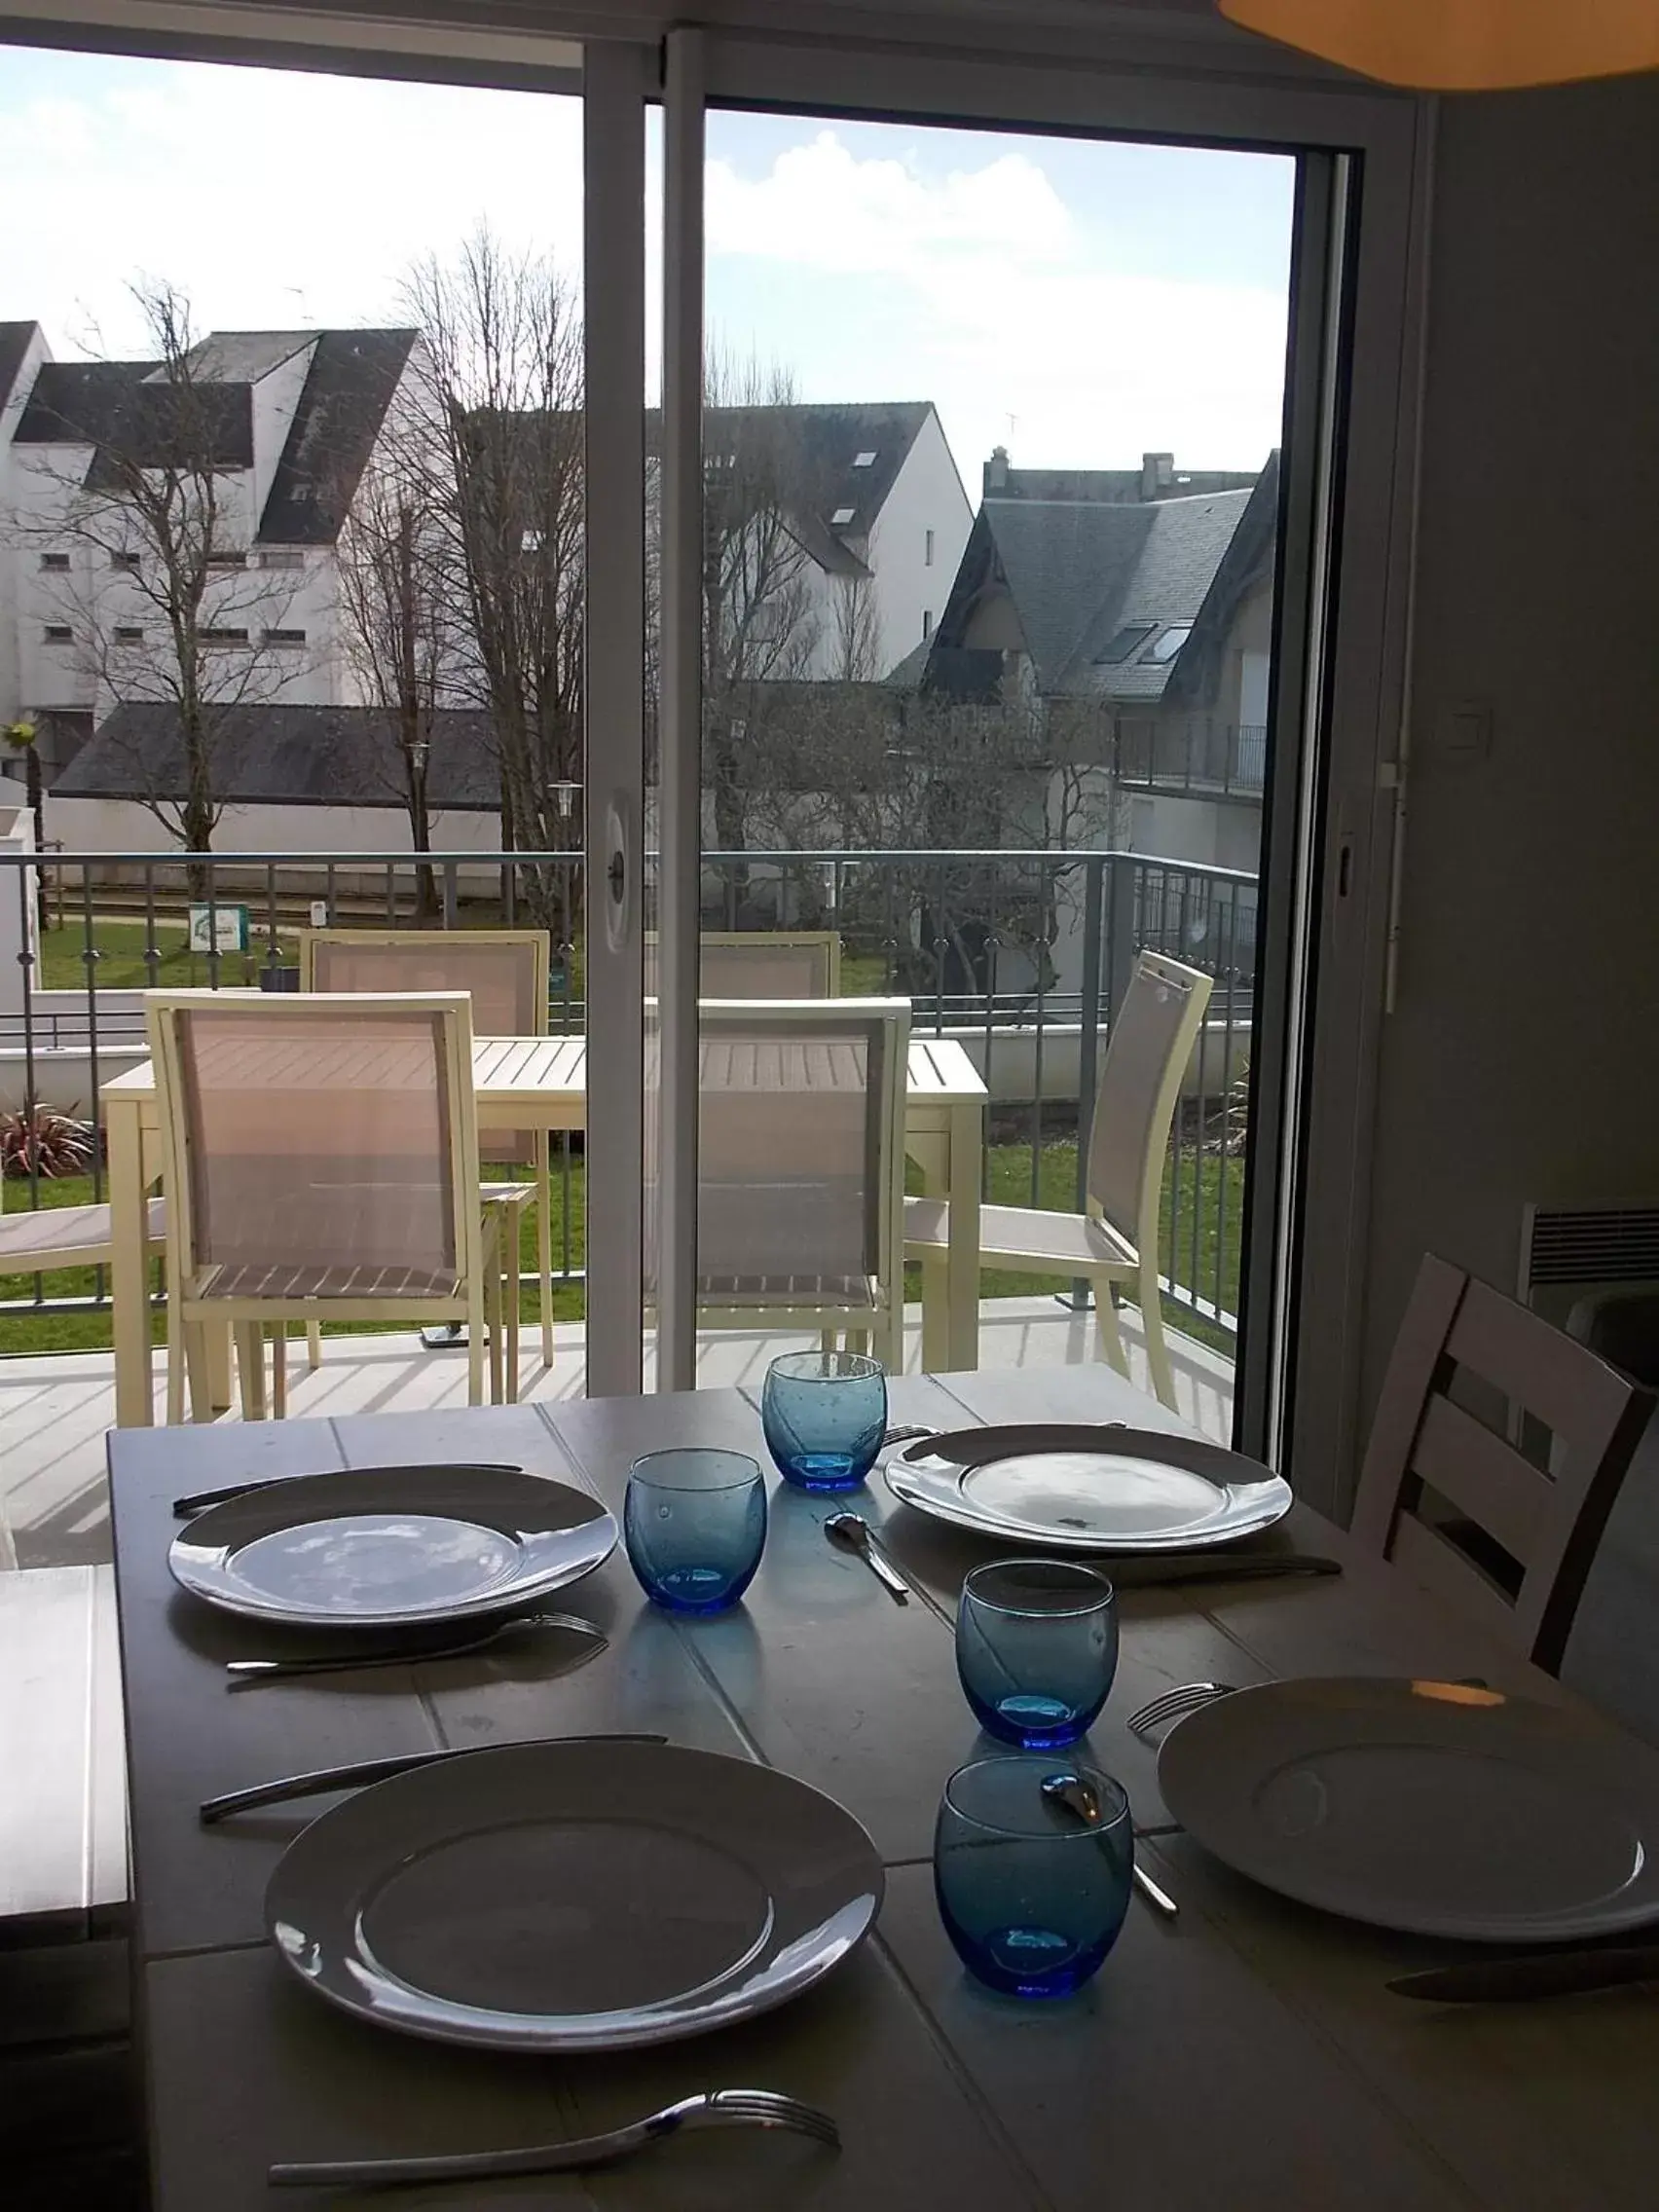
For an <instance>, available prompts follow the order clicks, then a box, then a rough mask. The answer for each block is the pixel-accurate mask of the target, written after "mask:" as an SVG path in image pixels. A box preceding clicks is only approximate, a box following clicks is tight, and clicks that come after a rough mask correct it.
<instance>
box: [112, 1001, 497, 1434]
mask: <svg viewBox="0 0 1659 2212" xmlns="http://www.w3.org/2000/svg"><path fill="white" fill-rule="evenodd" d="M145 1012H146V1018H147V1021H148V1025H149V1032H150V1049H151V1051H152V1053H153V1055H154V1059H155V1067H156V1084H157V1094H158V1106H159V1109H160V1117H159V1118H160V1122H161V1134H162V1145H163V1153H164V1160H165V1163H166V1188H167V1193H168V1206H169V1217H168V1219H169V1233H168V1236H167V1247H166V1257H167V1419H168V1420H169V1421H177V1420H179V1419H182V1418H183V1411H184V1369H183V1363H182V1361H181V1360H180V1358H179V1347H180V1344H181V1341H182V1340H183V1339H184V1337H185V1334H186V1332H187V1331H188V1330H189V1329H190V1328H191V1327H192V1325H193V1324H197V1323H203V1324H206V1323H214V1322H229V1323H231V1324H232V1326H233V1327H234V1328H235V1330H236V1336H237V1349H238V1364H239V1366H240V1374H241V1393H242V1411H243V1414H244V1417H246V1418H248V1419H263V1418H264V1415H265V1409H266V1396H265V1353H264V1332H265V1329H266V1328H267V1327H268V1326H269V1327H270V1328H271V1329H272V1333H273V1337H274V1340H275V1346H276V1358H275V1387H274V1394H273V1405H274V1410H275V1412H276V1417H277V1419H281V1417H282V1415H283V1414H284V1413H285V1412H286V1410H287V1380H286V1358H285V1350H284V1346H285V1340H286V1336H287V1330H288V1325H289V1324H290V1323H291V1322H293V1321H296V1320H300V1321H307V1322H311V1321H314V1320H318V1319H320V1318H321V1317H323V1316H326V1317H327V1318H328V1319H329V1320H331V1321H364V1322H381V1321H401V1320H409V1321H449V1320H455V1321H463V1322H465V1324H466V1328H467V1397H468V1400H469V1402H470V1403H471V1404H473V1405H478V1404H480V1403H481V1402H482V1400H483V1397H484V1368H485V1359H486V1353H487V1352H488V1357H489V1362H490V1371H491V1383H492V1395H493V1396H495V1397H497V1398H498V1397H499V1396H500V1356H501V1346H500V1334H499V1327H498V1321H499V1311H500V1283H499V1275H498V1255H497V1252H496V1221H495V1217H494V1216H487V1215H486V1214H485V1212H484V1209H483V1206H482V1204H481V1201H480V1198H479V1191H478V1133H477V1127H476V1124H475V1119H474V1111H473V1089H472V1019H471V1002H470V1000H469V999H468V997H467V995H466V993H465V992H464V991H453V992H441V993H440V992H432V993H427V994H422V995H414V994H411V995H399V996H395V997H390V996H388V997H382V998H372V997H367V996H357V995H350V994H342V995H340V996H313V997H304V996H301V997H297V998H279V999H263V998H253V997H251V996H250V997H241V996H233V995H232V994H230V993H229V992H222V991H153V992H150V993H148V994H147V996H146V999H145ZM192 1403H193V1410H194V1411H195V1412H196V1414H197V1416H198V1418H200V1417H201V1413H202V1408H203V1394H202V1392H201V1391H200V1390H199V1389H198V1388H197V1387H196V1385H195V1378H194V1375H193V1390H192ZM208 1410H209V1412H210V1410H211V1409H210V1407H209V1409H208Z"/></svg>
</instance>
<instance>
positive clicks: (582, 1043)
mask: <svg viewBox="0 0 1659 2212" xmlns="http://www.w3.org/2000/svg"><path fill="white" fill-rule="evenodd" d="M472 1073H473V1084H474V1089H475V1094H476V1098H477V1112H478V1125H479V1127H480V1128H481V1129H490V1128H499V1129H528V1128H546V1129H579V1128H582V1127H583V1126H584V1125H585V1124H586V1119H587V1042H586V1040H585V1039H584V1038H581V1037H480V1038H476V1039H475V1040H474V1042H473V1048H472ZM99 1098H100V1100H101V1103H102V1109H103V1117H104V1127H105V1130H106V1132H107V1135H108V1140H109V1200H110V1215H111V1231H112V1238H113V1243H114V1253H113V1258H112V1262H111V1267H110V1299H111V1305H112V1307H113V1309H114V1311H113V1326H114V1335H115V1418H116V1423H117V1425H118V1426H119V1427H121V1428H145V1427H148V1426H149V1424H150V1422H151V1420H152V1419H154V1415H155V1391H154V1386H153V1383H152V1379H151V1344H150V1313H149V1285H148V1281H147V1275H146V1266H145V1258H144V1241H143V1225H144V1197H145V1193H146V1192H147V1191H148V1189H149V1188H150V1186H151V1184H152V1183H153V1182H154V1181H155V1179H156V1176H157V1175H158V1173H159V1172H160V1161H159V1152H160V1129H159V1124H158V1121H157V1112H156V1084H155V1075H154V1071H153V1069H152V1068H151V1065H150V1063H149V1062H148V1061H147V1060H146V1061H145V1062H144V1063H143V1064H142V1065H141V1066H139V1067H135V1068H132V1069H130V1070H129V1071H128V1072H127V1073H126V1074H124V1075H119V1076H115V1077H113V1078H112V1079H111V1080H110V1081H109V1082H108V1083H106V1084H105V1085H104V1086H103V1088H102V1090H101V1091H100V1092H99ZM984 1109H985V1086H984V1084H983V1083H982V1082H981V1080H980V1078H979V1075H978V1073H977V1070H976V1068H975V1066H974V1063H973V1061H972V1060H970V1058H969V1057H968V1054H967V1053H966V1051H964V1050H963V1049H962V1047H961V1046H960V1045H959V1044H957V1043H955V1042H954V1041H953V1040H952V1039H950V1038H933V1037H917V1038H913V1039H912V1040H911V1044H910V1051H909V1061H908V1067H907V1081H906V1090H905V1112H904V1149H905V1151H906V1153H907V1154H908V1155H909V1156H910V1158H911V1159H912V1160H914V1161H916V1163H917V1165H918V1166H919V1167H920V1169H921V1171H922V1177H923V1181H924V1183H925V1185H926V1187H927V1190H928V1191H929V1193H930V1194H931V1195H933V1196H936V1197H940V1198H949V1200H950V1249H949V1252H948V1254H947V1256H946V1259H945V1264H944V1266H943V1268H942V1269H940V1270H939V1271H937V1276H936V1273H935V1272H934V1271H932V1270H927V1271H924V1287H925V1291H926V1294H927V1296H926V1302H925V1305H924V1312H923V1324H922V1333H923V1348H922V1357H923V1364H924V1366H926V1367H927V1368H929V1369H930V1370H936V1369H945V1368H949V1369H958V1370H963V1371H966V1370H968V1369H971V1368H975V1367H977V1365H978V1360H979V1349H978V1347H979V1176H980V1169H981V1164H982V1156H983V1145H984Z"/></svg>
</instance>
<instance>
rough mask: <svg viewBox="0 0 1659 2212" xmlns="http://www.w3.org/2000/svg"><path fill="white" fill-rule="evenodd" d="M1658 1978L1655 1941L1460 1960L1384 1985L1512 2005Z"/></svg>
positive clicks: (1421, 1994) (1460, 2000) (1437, 1999)
mask: <svg viewBox="0 0 1659 2212" xmlns="http://www.w3.org/2000/svg"><path fill="white" fill-rule="evenodd" d="M1641 1981H1653V1982H1659V1943H1623V1944H1609V1945H1605V1946H1603V1947H1601V1948H1594V1947H1586V1948H1583V1949H1580V1950H1572V1951H1532V1952H1524V1953H1522V1954H1521V1955H1520V1956H1519V1957H1516V1958H1508V1959H1471V1960H1460V1961H1459V1962H1458V1963H1457V1964H1456V1965H1455V1966H1448V1967H1428V1968H1425V1969H1424V1970H1423V1971H1422V1972H1419V1973H1403V1974H1400V1975H1398V1976H1397V1977H1396V1979H1394V1980H1393V1981H1390V1982H1389V1983H1388V1985H1387V1986H1388V1988H1389V1989H1390V1990H1392V1992H1393V1994H1394V1995H1395V1996H1396V1997H1416V1998H1420V1999H1423V2000H1425V2001H1426V2002H1428V2003H1430V2004H1435V2005H1511V2004H1515V2003H1517V2002H1518V2001H1520V2000H1521V1999H1524V1998H1532V1997H1576V1996H1580V1995H1583V1994H1584V1993H1586V1992H1588V1991H1590V1990H1594V1989H1620V1988H1625V1987H1628V1986H1629V1985H1630V1984H1632V1983H1634V1982H1641Z"/></svg>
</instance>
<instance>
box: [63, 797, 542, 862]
mask: <svg viewBox="0 0 1659 2212" xmlns="http://www.w3.org/2000/svg"><path fill="white" fill-rule="evenodd" d="M46 834H47V837H48V838H49V839H50V840H51V841H53V842H55V843H58V844H60V845H61V846H62V848H63V850H64V851H65V852H69V853H124V852H131V853H173V852H176V851H177V850H178V844H177V840H176V839H175V838H173V837H170V836H169V835H168V834H167V831H166V830H165V829H164V828H163V826H162V824H161V823H160V822H158V821H157V820H156V817H155V816H154V815H153V814H152V813H151V812H150V810H149V808H148V807H144V806H140V805H139V804H138V802H137V800H136V799H122V798H57V797H55V796H54V795H53V794H52V793H50V792H49V793H47V798H46ZM500 842H501V824H500V817H499V816H498V815H496V814H486V813H482V812H479V813H473V812H471V811H467V812H464V813H463V812H460V811H457V812H453V813H450V812H444V813H438V814H434V815H433V817H432V849H433V851H434V852H470V853H494V852H498V851H499V850H500ZM213 844H214V847H215V849H216V850H217V851H219V852H223V853H257V852H272V853H289V852H292V853H331V852H332V853H350V852H358V853H380V852H388V853H406V852H409V851H410V850H412V847H411V844H410V839H409V817H408V815H407V814H405V813H404V812H403V810H402V809H401V808H400V807H395V806H228V807H226V809H225V811H224V814H223V816H222V817H221V819H220V822H219V827H218V829H217V830H215V831H214V832H213Z"/></svg>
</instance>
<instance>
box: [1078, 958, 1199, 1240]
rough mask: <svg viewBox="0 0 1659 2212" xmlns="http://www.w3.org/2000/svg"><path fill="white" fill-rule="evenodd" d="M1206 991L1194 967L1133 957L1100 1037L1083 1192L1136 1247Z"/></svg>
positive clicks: (1149, 1228)
mask: <svg viewBox="0 0 1659 2212" xmlns="http://www.w3.org/2000/svg"><path fill="white" fill-rule="evenodd" d="M1210 988H1211V984H1210V978H1209V977H1207V976H1205V975H1202V974H1200V972H1199V971H1198V969H1197V968H1188V967H1184V966H1183V965H1182V963H1181V962H1180V961H1178V960H1167V959H1165V958H1164V957H1163V955H1162V954H1161V953H1158V952H1141V953H1138V954H1137V955H1136V957H1135V965H1134V970H1133V973H1132V974H1131V976H1130V977H1129V986H1128V989H1127V990H1126V991H1125V992H1124V1000H1123V1004H1122V1005H1121V1006H1120V1007H1119V1009H1118V1011H1117V1013H1116V1014H1114V1016H1113V1018H1112V1027H1111V1030H1110V1032H1109V1033H1108V1035H1107V1039H1106V1058H1105V1062H1104V1065H1103V1066H1102V1068H1101V1071H1100V1088H1099V1091H1098V1092H1097V1093H1096V1096H1095V1102H1094V1125H1093V1128H1092V1130H1091V1132H1090V1135H1089V1141H1088V1195H1089V1197H1090V1198H1092V1199H1093V1200H1094V1202H1095V1203H1096V1205H1098V1206H1099V1208H1100V1211H1101V1213H1102V1214H1103V1215H1104V1216H1105V1218H1106V1220H1107V1221H1109V1222H1110V1223H1111V1224H1112V1227H1113V1228H1114V1229H1116V1230H1118V1231H1119V1232H1120V1233H1121V1234H1122V1235H1125V1236H1129V1237H1132V1238H1133V1239H1135V1241H1136V1242H1137V1243H1140V1244H1143V1245H1144V1244H1145V1243H1146V1242H1147V1241H1148V1238H1149V1235H1151V1233H1152V1232H1153V1231H1154V1230H1155V1229H1156V1206H1157V1199H1158V1191H1159V1186H1160V1184H1161V1181H1162V1175H1163V1154H1164V1149H1165V1147H1166V1146H1167V1145H1168V1142H1169V1125H1170V1124H1171V1122H1172V1121H1173V1120H1174V1117H1175V1103H1176V1100H1177V1098H1178V1097H1179V1095H1180V1089H1181V1078H1182V1076H1183V1075H1184V1074H1185V1072H1186V1066H1187V1056H1188V1054H1189V1052H1190V1051H1192V1047H1193V1039H1194V1038H1195V1037H1196V1036H1197V1034H1198V1024H1199V1023H1200V1022H1201V1021H1202V1020H1203V1017H1204V1009H1205V1007H1206V1006H1207V1005H1208V1004H1209V995H1210ZM1149 1212H1150V1213H1152V1214H1153V1216H1154V1218H1153V1220H1152V1221H1151V1222H1150V1223H1149V1220H1148V1214H1149Z"/></svg>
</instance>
